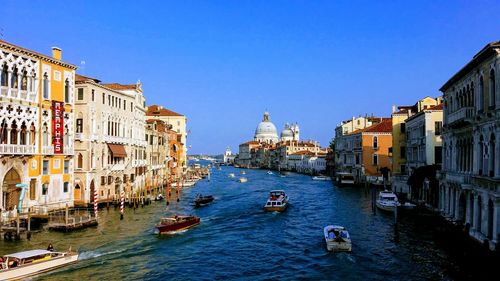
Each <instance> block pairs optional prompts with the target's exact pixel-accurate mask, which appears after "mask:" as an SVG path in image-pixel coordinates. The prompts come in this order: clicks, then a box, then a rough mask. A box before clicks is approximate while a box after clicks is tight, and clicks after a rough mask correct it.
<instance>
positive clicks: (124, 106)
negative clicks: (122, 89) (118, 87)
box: [123, 100, 127, 110]
mask: <svg viewBox="0 0 500 281" xmlns="http://www.w3.org/2000/svg"><path fill="white" fill-rule="evenodd" d="M123 110H127V101H125V100H124V101H123Z"/></svg>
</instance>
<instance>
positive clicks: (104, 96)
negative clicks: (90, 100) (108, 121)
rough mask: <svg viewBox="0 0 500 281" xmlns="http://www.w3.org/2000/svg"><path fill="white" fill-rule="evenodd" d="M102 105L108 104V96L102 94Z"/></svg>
mask: <svg viewBox="0 0 500 281" xmlns="http://www.w3.org/2000/svg"><path fill="white" fill-rule="evenodd" d="M102 104H106V94H105V93H102Z"/></svg>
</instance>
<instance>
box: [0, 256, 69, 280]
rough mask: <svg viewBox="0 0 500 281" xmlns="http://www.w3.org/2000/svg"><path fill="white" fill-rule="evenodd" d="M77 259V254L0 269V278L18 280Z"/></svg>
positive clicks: (65, 264)
mask: <svg viewBox="0 0 500 281" xmlns="http://www.w3.org/2000/svg"><path fill="white" fill-rule="evenodd" d="M77 261H78V254H71V255H67V256H64V257H57V258H52V259H49V260H45V261H40V262H34V263H30V264H27V265H20V266H18V267H15V268H10V269H7V270H5V271H0V280H19V279H23V278H27V277H29V276H33V275H38V274H42V273H44V272H48V271H52V270H55V269H57V268H60V267H63V266H67V265H69V264H72V263H75V262H77Z"/></svg>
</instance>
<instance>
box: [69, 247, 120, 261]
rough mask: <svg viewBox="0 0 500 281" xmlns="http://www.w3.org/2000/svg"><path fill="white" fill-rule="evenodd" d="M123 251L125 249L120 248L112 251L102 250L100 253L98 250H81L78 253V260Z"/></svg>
mask: <svg viewBox="0 0 500 281" xmlns="http://www.w3.org/2000/svg"><path fill="white" fill-rule="evenodd" d="M124 251H125V249H121V250H114V251H109V252H103V253H100V252H98V251H88V252H81V253H80V254H79V255H78V259H79V260H87V259H94V258H98V257H102V256H108V255H114V254H119V253H122V252H124Z"/></svg>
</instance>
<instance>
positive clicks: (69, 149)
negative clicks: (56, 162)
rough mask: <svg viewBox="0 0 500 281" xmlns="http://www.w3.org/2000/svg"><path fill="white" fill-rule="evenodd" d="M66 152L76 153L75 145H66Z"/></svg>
mask: <svg viewBox="0 0 500 281" xmlns="http://www.w3.org/2000/svg"><path fill="white" fill-rule="evenodd" d="M63 151H64V154H69V155H73V154H75V149H74V147H73V146H66V145H65V146H64V150H63Z"/></svg>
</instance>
